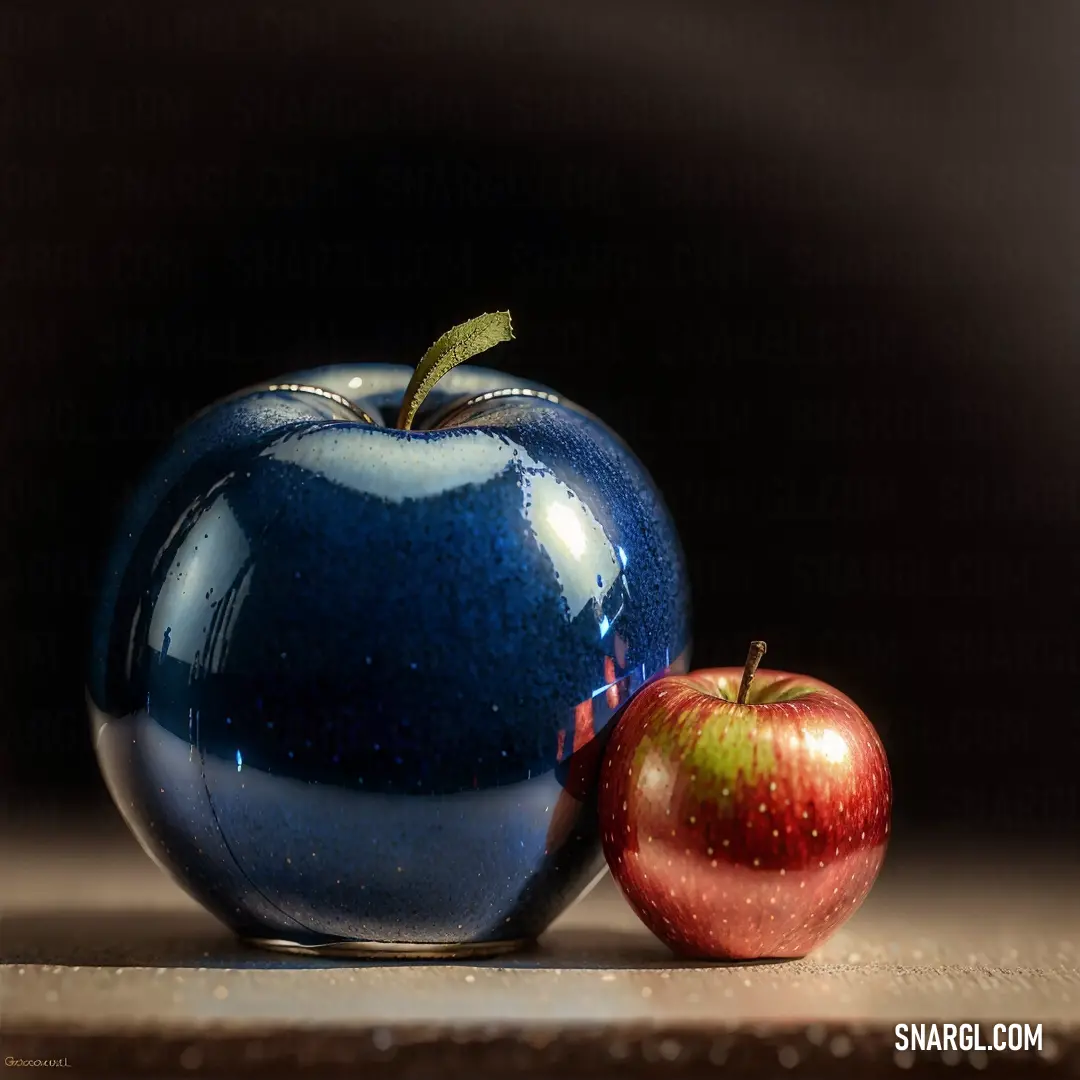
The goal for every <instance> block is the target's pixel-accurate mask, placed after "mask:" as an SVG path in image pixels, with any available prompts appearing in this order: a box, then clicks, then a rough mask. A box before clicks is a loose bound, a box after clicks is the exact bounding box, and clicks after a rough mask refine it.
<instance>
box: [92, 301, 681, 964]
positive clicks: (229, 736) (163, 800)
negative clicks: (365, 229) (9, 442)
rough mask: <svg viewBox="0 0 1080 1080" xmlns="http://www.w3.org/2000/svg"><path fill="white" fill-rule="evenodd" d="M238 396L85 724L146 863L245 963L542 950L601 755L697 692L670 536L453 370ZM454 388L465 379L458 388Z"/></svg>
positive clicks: (633, 471)
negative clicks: (304, 955)
mask: <svg viewBox="0 0 1080 1080" xmlns="http://www.w3.org/2000/svg"><path fill="white" fill-rule="evenodd" d="M510 336H512V335H511V334H510V330H509V317H508V316H507V315H506V313H499V314H496V315H490V316H481V317H480V319H478V320H473V321H472V322H470V323H467V324H464V325H463V326H462V327H457V328H455V329H454V330H453V331H451V332H450V333H449V334H447V335H444V336H443V338H440V340H439V342H436V344H435V345H434V346H432V349H431V350H429V354H428V356H427V357H425V361H424V362H423V363H422V364H421V365H420V367H419V368H417V369H416V372H413V371H411V370H410V369H409V368H407V367H404V366H396V365H355V366H353V365H345V366H338V367H330V368H322V369H319V370H314V371H306V372H303V373H300V374H293V375H289V376H287V377H285V378H281V379H277V380H275V381H274V382H272V383H268V384H267V385H265V386H257V387H253V388H251V389H249V390H245V391H243V392H241V393H238V394H235V395H233V396H231V397H229V398H227V399H225V400H223V401H220V402H218V403H217V404H215V405H213V406H211V407H210V408H209V409H207V410H205V411H204V412H203V413H201V414H200V415H199V416H197V417H195V418H194V419H193V420H192V421H190V422H189V423H188V425H187V426H186V427H185V428H183V429H182V430H181V431H180V432H179V434H178V435H177V436H176V437H175V439H174V440H173V442H172V444H171V445H170V446H169V448H168V449H167V451H166V452H165V455H164V457H163V458H162V459H161V460H160V461H159V462H158V463H157V464H156V466H155V467H154V468H153V470H152V471H151V473H150V475H149V476H148V477H147V478H146V479H145V480H144V482H143V484H142V486H141V488H140V489H139V491H138V492H137V494H136V497H135V499H134V500H133V503H132V505H131V507H130V510H129V512H128V516H127V520H126V521H125V522H124V524H123V526H122V528H121V530H120V536H119V539H118V541H117V543H116V545H115V547H114V549H113V553H112V557H111V561H110V564H109V567H108V571H107V574H106V581H105V585H104V589H103V594H102V596H101V599H100V606H99V612H98V618H97V623H96V628H95V632H94V641H93V656H92V665H91V675H90V683H89V687H88V697H89V702H90V712H91V718H92V725H93V733H94V739H95V745H96V748H97V754H98V759H99V761H100V764H101V767H102V770H103V772H104V775H105V779H106V782H107V783H108V786H109V789H110V791H111V792H112V795H113V798H114V799H115V801H116V803H117V805H118V807H119V808H120V810H121V812H122V813H123V815H124V817H125V819H126V820H127V822H128V824H129V826H130V827H131V828H132V830H133V831H134V833H135V834H136V836H137V837H138V839H139V840H140V842H141V843H142V845H143V846H144V848H145V849H146V850H147V852H148V853H150V855H151V856H152V857H153V858H154V859H155V860H156V861H157V862H158V863H159V864H160V865H161V866H163V867H164V868H165V869H166V870H167V871H169V872H170V873H171V874H172V876H173V877H174V878H175V879H176V880H177V881H178V882H179V883H180V884H181V885H183V886H184V888H186V889H187V890H188V892H190V893H191V894H192V895H193V896H194V897H196V898H197V899H198V900H199V901H201V902H202V903H203V904H204V905H205V906H206V907H207V908H208V909H209V910H210V911H211V912H213V913H214V914H215V915H216V916H218V917H219V918H220V919H222V920H223V921H224V922H225V923H227V924H228V925H229V926H231V927H232V928H233V929H234V930H235V931H236V932H238V933H239V934H241V935H242V936H244V937H245V938H248V939H251V940H254V941H257V942H260V943H262V944H267V945H277V946H278V947H282V948H293V949H302V950H307V949H315V950H322V951H325V952H330V953H333V952H342V951H344V952H359V953H362V952H364V951H373V952H384V953H395V952H397V953H401V954H403V955H441V954H446V955H460V954H465V953H473V954H475V953H486V952H496V951H499V950H501V949H505V948H509V947H511V946H513V945H515V944H518V943H520V942H523V941H528V940H530V939H533V938H535V937H536V936H537V935H538V934H539V933H540V932H542V931H543V930H544V929H545V928H546V927H547V925H548V924H549V923H550V922H551V920H552V919H554V917H555V916H556V915H558V914H559V912H560V911H561V910H563V908H565V907H566V906H567V905H568V904H569V903H570V902H572V901H573V900H574V899H575V898H577V897H578V896H579V895H580V894H581V893H582V892H583V891H584V890H585V889H586V888H587V887H588V885H589V884H590V883H591V882H592V881H594V880H595V879H596V878H597V877H598V875H599V874H600V873H601V872H602V869H603V865H604V864H603V856H602V852H601V845H600V838H599V833H598V825H597V816H596V784H597V782H598V781H597V776H598V773H599V755H600V752H601V749H602V745H603V740H604V735H605V732H606V731H607V730H608V729H609V726H610V724H611V720H612V717H613V716H614V715H615V714H616V713H617V712H618V710H619V709H620V708H621V706H622V705H623V704H624V703H625V702H626V701H627V699H628V698H629V697H630V695H631V694H633V693H634V692H635V691H636V690H637V689H638V688H639V687H640V686H641V685H642V684H644V683H645V682H647V681H649V680H651V679H652V678H654V677H655V676H658V675H660V674H663V673H665V672H668V671H683V670H685V669H686V667H687V661H688V647H689V637H688V635H689V630H688V588H687V580H686V575H685V570H684V564H683V558H682V553H681V550H680V546H679V542H678V538H677V536H676V532H675V529H674V527H673V525H672V522H671V519H670V517H669V515H668V513H667V511H666V510H665V508H664V506H663V503H662V501H661V498H660V496H659V494H658V492H657V490H656V488H655V487H654V485H653V483H652V482H651V480H650V479H649V477H648V475H647V474H646V473H645V471H644V469H643V468H642V466H641V465H640V464H639V463H638V461H637V460H636V459H635V458H634V457H633V455H632V454H631V452H630V451H629V450H628V449H627V447H626V446H625V445H624V444H623V443H622V442H621V441H620V440H619V439H618V438H617V437H616V436H615V435H614V434H613V433H612V432H611V431H610V430H609V429H608V428H607V427H605V426H604V425H603V424H602V423H601V422H600V421H599V420H597V419H596V418H595V417H593V416H591V415H589V414H588V413H586V412H584V411H583V410H581V409H580V408H577V407H576V406H574V405H572V404H570V403H569V402H567V401H564V400H562V399H560V398H559V397H558V395H557V394H555V393H553V392H552V391H550V390H547V389H545V388H544V387H541V386H538V385H536V384H531V383H525V382H522V381H521V380H519V379H512V378H511V377H509V376H506V375H503V374H500V373H498V372H495V371H489V370H486V369H482V368H475V367H455V365H456V364H457V363H458V362H459V361H461V360H463V359H467V358H468V357H469V356H471V355H474V354H475V353H476V352H478V351H480V350H481V349H482V348H485V347H487V346H488V345H490V344H493V343H494V342H495V341H499V340H506V339H508V338H509V337H510ZM451 367H454V370H452V371H451V370H449V369H450V368H451Z"/></svg>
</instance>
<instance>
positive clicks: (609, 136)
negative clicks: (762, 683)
mask: <svg viewBox="0 0 1080 1080" xmlns="http://www.w3.org/2000/svg"><path fill="white" fill-rule="evenodd" d="M975 20H977V22H976V21H975ZM1078 31H1080V10H1078V9H1077V8H1076V7H1075V6H1069V5H1061V6H1055V5H1053V4H1050V3H1047V4H1040V5H1037V7H1036V6H1031V5H1028V6H1026V7H1025V8H1021V6H1020V5H1014V6H1010V7H1001V6H995V5H994V4H980V5H961V4H953V3H935V4H911V3H899V2H897V3H873V4H868V3H866V2H865V0H858V2H838V3H831V4H828V5H826V4H807V3H798V4H790V5H788V4H776V3H769V4H760V3H746V4H742V3H726V4H722V5H718V4H714V3H711V2H709V3H705V2H702V3H696V2H695V3H691V2H688V0H664V2H662V3H661V2H659V0H657V2H655V3H643V2H635V0H620V2H618V3H616V2H614V0H612V2H608V0H600V2H594V3H582V2H580V0H578V2H575V3H560V2H556V0H542V2H541V0H535V2H522V3H514V2H506V3H498V4H496V3H490V4H484V3H465V2H453V0H442V2H440V3H438V4H436V3H431V4H426V3H425V4H416V3H410V2H408V0H395V2H393V3H386V2H382V0H374V2H366V3H360V2H355V3H351V4H347V3H336V2H327V0H312V2H309V3H306V4H296V5H289V4H284V3H272V2H270V3H258V4H256V3H251V2H249V0H241V2H238V3H234V4H230V5H221V6H219V5H217V4H204V3H192V2H185V3H183V4H180V3H174V2H171V0H169V2H165V3H161V4H154V5H147V4H143V3H138V2H136V0H119V2H116V3H104V4H102V5H98V6H91V5H85V6H84V5H74V4H72V5H67V4H63V3H53V4H40V3H38V2H36V0H34V2H28V3H25V4H23V5H18V4H12V3H4V4H3V5H2V6H0V357H2V360H0V365H2V368H0V370H2V372H3V378H4V393H3V394H2V396H0V402H2V404H0V408H2V414H0V425H2V427H0V431H2V438H3V442H4V445H3V448H2V462H0V506H2V507H3V512H4V513H3V533H2V541H0V542H2V544H3V550H2V551H0V575H2V584H0V604H2V610H0V618H2V623H0V626H2V627H3V641H2V644H3V648H2V652H0V672H2V674H0V679H2V685H0V694H2V696H0V700H2V702H3V719H2V720H0V792H2V793H3V798H4V799H5V801H7V802H8V810H9V811H12V812H14V813H17V814H20V815H21V814H26V815H28V816H31V815H33V814H34V813H37V812H38V811H39V810H43V809H45V808H47V807H49V806H52V805H56V804H60V803H64V804H66V803H68V802H70V801H75V802H76V803H79V804H83V803H85V804H87V805H89V804H91V803H93V804H94V805H97V804H99V803H100V802H101V801H102V799H103V793H102V786H101V782H100V779H99V777H98V773H97V769H96V765H95V763H94V760H93V755H92V751H91V747H90V741H89V737H88V730H87V720H86V716H85V710H84V706H83V699H82V679H83V670H84V657H85V652H86V616H87V611H88V609H89V606H90V604H91V603H92V602H93V600H94V596H95V590H96V576H97V574H98V572H99V564H100V561H101V558H102V556H103V550H104V545H105V544H106V542H107V541H108V539H109V536H110V530H111V527H112V523H113V521H114V519H115V515H116V513H117V510H118V506H119V505H120V503H121V501H122V500H123V498H124V497H125V494H126V492H127V491H128V490H129V488H130V486H131V485H132V484H133V483H134V481H135V480H136V478H137V476H138V474H139V472H140V470H141V469H142V467H143V466H144V465H145V463H146V462H147V460H148V459H149V457H150V456H151V455H152V454H153V453H154V452H155V450H156V449H157V448H159V447H160V446H161V445H162V444H163V442H164V440H166V439H167V438H168V436H169V433H170V432H171V431H172V430H173V429H174V428H175V426H176V425H178V424H179V423H181V422H182V421H183V420H184V419H185V418H186V417H188V416H189V415H190V414H191V413H193V412H194V411H196V410H197V409H198V408H200V407H201V406H203V405H205V404H206V403H208V402H210V401H211V400H213V399H214V398H215V397H217V396H219V395H221V394H223V393H226V392H229V391H231V390H234V389H236V388H238V387H241V386H243V385H245V384H247V383H250V382H252V381H255V380H259V379H264V378H266V377H268V376H270V375H273V374H276V373H280V372H282V371H285V370H289V369H292V368H296V367H300V366H310V365H314V364H318V363H324V362H327V361H330V360H336V359H346V358H348V359H372V360H374V359H392V360H398V361H406V362H413V361H415V360H416V359H417V358H418V357H419V356H420V355H421V353H422V351H423V350H424V348H426V346H427V345H428V344H430V342H431V341H432V340H433V339H434V338H435V337H436V336H437V335H438V334H439V333H440V332H441V331H442V330H444V329H446V328H447V327H449V326H450V325H451V324H453V323H455V322H459V321H461V320H463V319H464V318H467V317H469V316H471V315H474V314H476V313H478V312H480V311H484V310H491V309H493V308H503V307H508V308H510V309H511V311H512V312H513V314H514V320H515V329H516V331H517V334H518V340H517V341H515V342H514V343H512V344H510V345H504V346H501V347H500V349H499V353H498V357H497V360H496V358H495V357H494V356H493V357H492V358H491V362H492V363H493V364H495V365H496V366H500V367H504V368H505V369H507V370H509V371H512V372H515V373H519V374H521V375H522V376H528V377H532V378H536V379H539V380H541V381H544V382H547V383H549V384H550V385H552V386H554V387H555V388H557V389H558V390H559V391H561V392H562V393H563V394H564V395H566V396H567V397H569V398H571V399H573V400H576V401H578V402H579V403H581V404H582V405H584V406H586V407H587V408H589V409H591V410H593V411H594V412H596V413H598V414H600V415H601V416H602V417H603V418H604V419H606V420H607V421H608V422H609V423H610V424H611V425H612V426H613V427H614V428H615V429H616V430H618V431H619V432H620V433H621V434H623V435H624V437H625V438H626V439H627V440H628V441H629V442H630V444H631V445H632V446H633V447H634V448H635V449H636V450H637V452H638V454H639V455H640V457H641V458H642V459H643V460H644V462H645V464H646V465H647V467H648V468H649V469H650V470H651V472H652V473H653V475H654V477H655V478H656V480H657V481H658V483H659V485H660V487H661V488H662V490H663V491H664V492H665V494H666V496H667V499H668V502H669V505H670V507H671V510H672V512H673V514H674V516H675V518H676V520H677V522H678V523H679V526H680V528H681V530H682V534H683V538H684V542H685V546H686V549H687V554H688V558H689V563H690V569H691V574H692V580H693V586H694V595H695V604H696V610H695V652H694V661H695V665H696V666H704V665H711V664H718V663H719V664H727V663H739V662H741V660H742V658H743V655H744V654H745V650H746V643H747V641H748V640H749V638H750V637H752V636H754V637H756V636H760V637H764V638H766V639H767V640H768V642H769V645H770V652H769V661H770V662H771V663H773V664H775V665H776V666H778V667H783V668H787V669H789V670H795V671H806V672H810V673H813V674H816V675H818V676H820V677H822V678H825V679H826V680H828V681H830V682H834V683H835V684H837V685H838V686H840V687H841V688H843V689H845V690H846V691H848V692H849V693H850V694H851V695H852V696H853V697H854V698H855V699H856V700H858V701H859V702H860V703H861V704H862V705H863V706H864V707H865V709H866V710H867V712H868V713H869V714H870V716H871V718H872V719H873V720H874V721H875V723H876V724H877V725H878V727H879V730H880V731H881V733H882V736H883V738H884V740H885V742H886V745H887V749H888V751H889V754H890V758H891V760H892V763H893V768H894V774H895V780H896V790H897V810H896V815H897V819H898V822H899V823H900V824H901V825H907V826H920V825H921V826H959V827H961V828H962V829H968V830H969V831H971V832H974V830H977V829H980V828H981V829H986V830H988V832H989V833H990V834H991V835H995V834H996V833H998V832H1000V831H1002V830H1005V829H1022V830H1024V831H1026V832H1030V833H1031V834H1032V835H1036V836H1043V837H1045V836H1057V835H1063V834H1066V833H1071V834H1072V835H1074V836H1075V834H1076V828H1077V825H1078V823H1080V805H1078V798H1077V781H1076V762H1077V758H1078V752H1080V722H1078V720H1080V717H1078V707H1077V704H1076V702H1077V698H1076V690H1077V687H1076V674H1077V660H1076V654H1077V644H1078V624H1080V620H1078V619H1077V614H1076V608H1077V606H1078V599H1080V587H1078V581H1080V575H1078V570H1080V556H1078V551H1080V548H1078V546H1077V540H1078V533H1080V496H1078V489H1077V481H1076V477H1077V463H1078V457H1080V452H1078V450H1080V446H1078V438H1077V422H1076V421H1077V413H1078V411H1080V408H1078V405H1077V395H1076V387H1077V382H1078V380H1080V375H1078V374H1077V372H1076V370H1075V368H1076V361H1077V357H1078V355H1080V353H1078V346H1080V304H1078V303H1077V290H1078V287H1080V213H1078V210H1080V184H1078V180H1080V123H1078V116H1080V79H1078V78H1077V75H1076V72H1077V70H1080V53H1078V51H1077V46H1076V42H1077V40H1080V36H1078Z"/></svg>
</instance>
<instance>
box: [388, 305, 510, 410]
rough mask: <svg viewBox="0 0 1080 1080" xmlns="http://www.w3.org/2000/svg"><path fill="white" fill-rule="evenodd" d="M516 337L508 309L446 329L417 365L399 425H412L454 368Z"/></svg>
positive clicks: (407, 390)
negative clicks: (434, 388) (418, 413)
mask: <svg viewBox="0 0 1080 1080" xmlns="http://www.w3.org/2000/svg"><path fill="white" fill-rule="evenodd" d="M513 339H514V331H513V329H512V328H511V326H510V312H509V311H493V312H491V313H489V314H484V315H477V317H476V318H475V319H470V320H469V321H468V322H463V323H462V324H461V325H460V326H455V327H454V328H453V329H451V330H447V331H446V333H445V334H443V336H442V337H441V338H439V340H438V341H436V342H435V344H434V345H432V346H431V348H430V349H428V351H427V352H426V353H424V358H423V360H421V361H420V363H419V364H417V366H416V370H415V371H414V372H413V376H412V378H411V379H410V380H409V385H408V387H407V388H406V390H405V400H404V401H403V402H402V405H401V412H400V413H398V419H397V426H398V427H399V428H401V429H402V430H404V431H408V430H409V429H410V428H411V427H412V423H413V420H414V419H415V418H416V412H417V410H418V409H419V408H420V406H421V405H422V404H423V403H424V398H426V397H427V396H428V394H430V393H431V390H432V387H434V385H435V384H436V383H437V382H438V381H439V380H440V379H441V378H442V377H443V376H444V375H445V374H446V373H447V372H448V371H450V370H451V368H455V367H457V366H458V364H463V363H464V362H465V361H466V360H468V359H470V358H471V357H473V356H476V355H477V354H478V353H482V352H485V351H486V350H488V349H490V348H491V347H492V346H493V345H498V344H499V342H501V341H513Z"/></svg>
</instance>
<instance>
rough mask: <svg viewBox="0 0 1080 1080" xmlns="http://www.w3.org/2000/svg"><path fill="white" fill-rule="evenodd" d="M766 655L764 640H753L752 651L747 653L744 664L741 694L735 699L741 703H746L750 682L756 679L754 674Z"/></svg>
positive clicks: (751, 643) (740, 684)
mask: <svg viewBox="0 0 1080 1080" xmlns="http://www.w3.org/2000/svg"><path fill="white" fill-rule="evenodd" d="M764 655H765V642H764V641H751V642H750V651H749V652H748V653H747V654H746V664H745V665H744V666H743V673H742V682H740V683H739V696H738V697H737V698H736V699H735V700H736V703H737V704H739V705H745V704H746V699H747V697H749V695H750V684H751V683H752V682H753V681H754V674H755V672H756V671H757V669H758V664H760V663H761V658H762V657H763V656H764Z"/></svg>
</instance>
